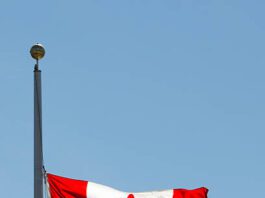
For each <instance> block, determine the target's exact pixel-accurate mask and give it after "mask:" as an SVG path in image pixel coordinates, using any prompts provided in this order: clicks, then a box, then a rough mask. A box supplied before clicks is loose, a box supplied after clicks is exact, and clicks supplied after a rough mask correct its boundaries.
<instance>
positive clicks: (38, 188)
mask: <svg viewBox="0 0 265 198" xmlns="http://www.w3.org/2000/svg"><path fill="white" fill-rule="evenodd" d="M41 106H42V105H41V71H40V70H39V68H38V61H37V64H36V65H35V69H34V198H43V153H42V109H41Z"/></svg>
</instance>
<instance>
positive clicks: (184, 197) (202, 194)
mask: <svg viewBox="0 0 265 198" xmlns="http://www.w3.org/2000/svg"><path fill="white" fill-rule="evenodd" d="M207 193H208V189H207V188H204V187H202V188H197V189H194V190H186V189H174V191H173V198H207Z"/></svg>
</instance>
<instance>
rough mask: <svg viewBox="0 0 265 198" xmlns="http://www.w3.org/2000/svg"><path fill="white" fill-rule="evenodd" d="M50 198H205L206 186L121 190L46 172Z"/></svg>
mask: <svg viewBox="0 0 265 198" xmlns="http://www.w3.org/2000/svg"><path fill="white" fill-rule="evenodd" d="M46 179H47V188H48V194H49V196H50V198H207V193H208V189H207V188H204V187H202V188H197V189H194V190H186V189H172V190H162V191H152V192H139V193H131V192H122V191H119V190H116V189H114V188H111V187H108V186H105V185H101V184H96V183H93V182H88V181H83V180H76V179H69V178H65V177H61V176H57V175H53V174H49V173H48V174H47V177H46Z"/></svg>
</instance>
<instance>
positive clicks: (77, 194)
mask: <svg viewBox="0 0 265 198" xmlns="http://www.w3.org/2000/svg"><path fill="white" fill-rule="evenodd" d="M47 178H48V182H49V191H50V195H51V198H86V189H87V183H88V182H87V181H82V180H76V179H69V178H65V177H60V176H57V175H52V174H47Z"/></svg>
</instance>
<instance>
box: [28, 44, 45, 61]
mask: <svg viewBox="0 0 265 198" xmlns="http://www.w3.org/2000/svg"><path fill="white" fill-rule="evenodd" d="M30 54H31V56H32V58H34V59H36V60H40V59H41V58H43V57H44V55H45V49H44V47H43V46H42V45H41V44H39V43H37V44H35V45H33V46H32V47H31V49H30Z"/></svg>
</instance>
